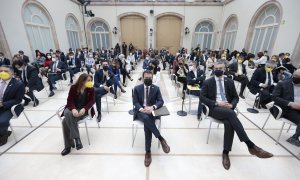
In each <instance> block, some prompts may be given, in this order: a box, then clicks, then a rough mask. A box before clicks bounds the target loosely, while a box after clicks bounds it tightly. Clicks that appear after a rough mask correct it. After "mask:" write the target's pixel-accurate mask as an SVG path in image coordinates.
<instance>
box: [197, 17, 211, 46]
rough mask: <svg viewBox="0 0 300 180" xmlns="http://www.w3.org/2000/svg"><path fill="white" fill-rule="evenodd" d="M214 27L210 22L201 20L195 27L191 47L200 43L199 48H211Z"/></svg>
mask: <svg viewBox="0 0 300 180" xmlns="http://www.w3.org/2000/svg"><path fill="white" fill-rule="evenodd" d="M213 33H214V28H213V25H212V23H211V22H209V21H203V22H201V23H199V24H198V25H197V27H196V29H195V35H194V43H193V47H197V46H198V44H200V47H201V49H205V48H207V49H211V46H212V39H213Z"/></svg>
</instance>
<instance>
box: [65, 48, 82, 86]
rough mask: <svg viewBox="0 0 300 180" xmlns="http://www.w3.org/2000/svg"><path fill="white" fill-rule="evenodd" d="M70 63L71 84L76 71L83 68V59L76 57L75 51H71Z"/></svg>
mask: <svg viewBox="0 0 300 180" xmlns="http://www.w3.org/2000/svg"><path fill="white" fill-rule="evenodd" d="M67 61H68V65H69V72H70V84H73V77H74V75H75V74H76V73H78V72H80V68H81V61H80V59H79V58H75V57H74V53H73V52H70V53H69V56H68V59H67Z"/></svg>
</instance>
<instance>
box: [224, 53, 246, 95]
mask: <svg viewBox="0 0 300 180" xmlns="http://www.w3.org/2000/svg"><path fill="white" fill-rule="evenodd" d="M243 62H244V57H243V56H239V57H238V61H237V62H235V63H232V64H231V65H230V66H229V74H231V75H232V76H233V80H235V81H238V82H240V83H241V89H240V94H239V96H240V98H242V99H245V97H244V90H245V88H246V86H247V85H248V84H249V79H248V77H247V72H246V66H245V65H244V64H243Z"/></svg>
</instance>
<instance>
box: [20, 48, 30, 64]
mask: <svg viewBox="0 0 300 180" xmlns="http://www.w3.org/2000/svg"><path fill="white" fill-rule="evenodd" d="M19 55H20V57H21V59H22V60H23V62H25V63H26V64H28V63H29V58H28V56H26V55H24V52H23V51H22V50H20V51H19Z"/></svg>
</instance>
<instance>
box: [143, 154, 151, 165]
mask: <svg viewBox="0 0 300 180" xmlns="http://www.w3.org/2000/svg"><path fill="white" fill-rule="evenodd" d="M151 162H152V158H151V152H146V154H145V161H144V164H145V166H146V167H149V166H150V164H151Z"/></svg>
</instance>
